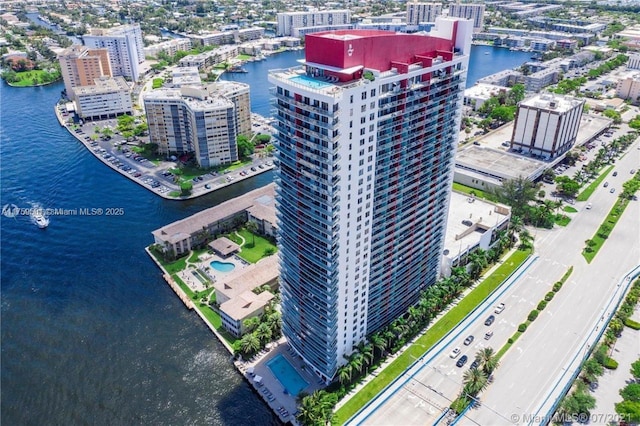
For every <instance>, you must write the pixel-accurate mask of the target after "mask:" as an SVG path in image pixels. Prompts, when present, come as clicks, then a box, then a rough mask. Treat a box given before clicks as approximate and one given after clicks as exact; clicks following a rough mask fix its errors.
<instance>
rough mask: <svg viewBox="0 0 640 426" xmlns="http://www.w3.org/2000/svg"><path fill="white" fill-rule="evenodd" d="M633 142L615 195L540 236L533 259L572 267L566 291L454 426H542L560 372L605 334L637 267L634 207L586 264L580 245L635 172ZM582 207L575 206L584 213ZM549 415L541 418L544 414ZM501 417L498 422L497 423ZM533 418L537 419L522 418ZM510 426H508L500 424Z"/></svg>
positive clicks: (638, 210) (637, 212) (601, 192)
mask: <svg viewBox="0 0 640 426" xmlns="http://www.w3.org/2000/svg"><path fill="white" fill-rule="evenodd" d="M637 145H638V142H637V141H636V143H635V145H634V146H633V147H632V148H631V149H630V151H629V153H628V154H627V155H626V156H625V157H624V158H622V159H620V160H618V164H617V165H616V167H615V169H614V170H616V171H618V176H617V177H615V178H611V179H610V187H614V188H616V193H615V194H611V193H609V190H608V189H605V188H599V189H598V190H597V191H596V192H595V193H594V194H593V195H592V197H591V199H590V200H589V202H591V203H592V204H593V208H592V209H591V210H588V211H587V210H583V211H582V212H580V213H578V214H577V215H575V217H574V220H573V221H572V222H571V223H570V224H569V226H568V227H567V229H566V230H562V231H560V232H558V231H545V232H538V238H537V241H536V249H537V253H538V254H539V255H540V257H541V259H542V260H543V261H542V262H540V265H544V263H545V262H544V260H545V259H557V260H558V261H561V262H562V263H564V264H567V265H574V272H573V274H572V275H571V277H570V279H569V280H568V282H567V284H566V285H565V286H564V287H563V289H562V290H561V291H560V292H559V293H558V294H557V296H556V297H555V298H554V300H553V301H552V302H551V303H550V304H549V305H548V307H547V308H546V309H545V310H544V311H543V312H542V314H541V316H540V317H539V318H538V319H537V320H536V321H535V322H534V323H533V324H532V325H531V327H530V328H529V329H528V330H527V332H526V333H524V334H523V335H522V337H521V338H520V339H519V340H518V342H517V344H516V345H515V346H514V347H515V350H511V351H509V352H508V353H507V354H506V355H505V357H503V359H502V365H501V366H500V368H499V369H498V371H497V372H496V374H495V376H496V380H495V382H494V384H492V385H491V386H490V387H489V388H488V389H487V391H485V392H484V393H483V394H482V397H481V400H482V406H481V407H480V408H478V409H476V410H472V411H471V412H470V413H469V415H468V417H467V418H466V419H463V420H462V421H461V422H459V424H461V425H464V424H482V425H489V424H539V423H540V416H544V415H546V414H547V411H548V409H549V408H550V405H551V404H552V403H553V401H554V400H555V396H554V397H552V398H549V397H548V396H549V395H550V394H554V395H559V391H560V390H561V389H562V387H563V386H560V385H559V383H558V381H559V379H560V378H568V376H569V373H568V372H567V371H566V370H565V369H566V368H567V366H568V365H569V364H570V363H571V362H572V360H574V359H575V358H576V357H578V358H579V357H583V356H584V354H585V353H586V351H587V348H586V346H585V345H584V342H585V341H586V340H587V339H588V338H590V337H593V336H594V332H596V328H598V330H599V329H600V328H601V327H602V322H601V318H602V317H603V316H604V315H607V314H609V312H610V309H607V307H608V306H609V305H608V303H609V300H610V297H609V296H610V295H611V294H612V293H613V292H615V291H616V290H618V284H619V283H620V281H621V280H622V279H623V277H624V275H625V274H626V273H627V272H628V271H629V270H631V269H632V268H634V267H636V266H637V265H638V264H639V263H640V246H639V245H638V238H639V236H640V221H639V220H638V218H640V203H638V202H631V203H630V204H629V206H628V207H627V210H626V211H625V213H624V215H623V216H622V217H621V218H620V221H619V222H618V224H617V225H616V227H615V229H614V230H613V232H612V233H611V235H610V237H609V239H608V241H606V242H605V245H604V246H603V248H602V249H601V250H600V252H599V253H598V255H597V256H596V257H595V259H594V260H593V262H592V263H591V264H587V263H586V261H585V260H584V258H582V255H581V254H580V252H581V249H582V247H583V246H584V241H585V240H586V239H588V238H590V237H591V236H592V235H593V233H594V232H595V230H596V229H597V227H598V226H599V224H600V223H601V222H602V220H603V219H604V217H605V216H606V214H607V213H608V211H609V210H610V208H611V207H612V206H613V204H614V202H615V200H616V199H617V195H618V193H619V191H620V189H621V187H622V183H623V182H624V181H626V180H628V179H629V178H630V176H631V175H630V174H629V171H630V170H631V169H637V168H638V165H639V164H640V151H638V150H637V149H636V147H637ZM585 204H586V203H578V205H577V207H578V208H580V207H584V205H585ZM532 273H536V274H537V275H538V276H539V277H540V278H542V279H544V280H546V279H549V278H551V276H550V274H549V273H548V271H546V270H545V269H544V268H540V267H538V268H535V269H533V268H532ZM545 410H546V411H545ZM496 413H500V416H498V415H496ZM532 415H533V416H538V417H537V418H535V417H534V418H533V419H532V418H531V417H528V418H527V417H525V416H532ZM505 419H509V422H505Z"/></svg>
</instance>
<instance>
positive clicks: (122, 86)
mask: <svg viewBox="0 0 640 426" xmlns="http://www.w3.org/2000/svg"><path fill="white" fill-rule="evenodd" d="M73 91H74V101H75V104H76V111H77V113H78V115H79V116H80V117H81V118H82V119H83V120H85V121H92V120H105V119H107V118H115V117H118V116H120V115H123V114H129V115H131V114H133V104H132V103H131V87H129V85H128V84H127V82H126V81H125V79H124V77H100V78H96V79H95V81H93V82H92V84H91V85H88V86H76V87H74V88H73Z"/></svg>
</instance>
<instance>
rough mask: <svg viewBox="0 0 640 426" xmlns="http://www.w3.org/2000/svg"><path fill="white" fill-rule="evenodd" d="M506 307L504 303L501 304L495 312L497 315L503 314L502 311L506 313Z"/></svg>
mask: <svg viewBox="0 0 640 426" xmlns="http://www.w3.org/2000/svg"><path fill="white" fill-rule="evenodd" d="M504 308H505V305H504V303H500V304H499V305H497V306H496V309H495V310H494V311H493V312H495V313H496V314H500V313H502V311H504Z"/></svg>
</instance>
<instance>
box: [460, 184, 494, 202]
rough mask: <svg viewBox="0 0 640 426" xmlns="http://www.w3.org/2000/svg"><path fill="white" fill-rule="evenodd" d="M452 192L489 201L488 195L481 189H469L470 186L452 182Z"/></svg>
mask: <svg viewBox="0 0 640 426" xmlns="http://www.w3.org/2000/svg"><path fill="white" fill-rule="evenodd" d="M453 190H454V191H457V192H462V193H463V194H471V193H473V194H475V195H476V197H478V198H484V199H485V200H491V197H490V194H489V193H487V192H486V191H483V190H481V189H475V188H471V187H470V186H466V185H463V184H461V183H457V182H453Z"/></svg>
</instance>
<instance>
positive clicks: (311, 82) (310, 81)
mask: <svg viewBox="0 0 640 426" xmlns="http://www.w3.org/2000/svg"><path fill="white" fill-rule="evenodd" d="M289 80H291V81H293V82H294V83H299V84H304V85H305V86H308V87H310V88H312V89H323V88H325V87H329V86H331V84H330V83H327V82H325V81H320V80H316V79H315V78H311V77H309V76H306V75H298V76H295V77H291V78H290V79H289Z"/></svg>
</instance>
